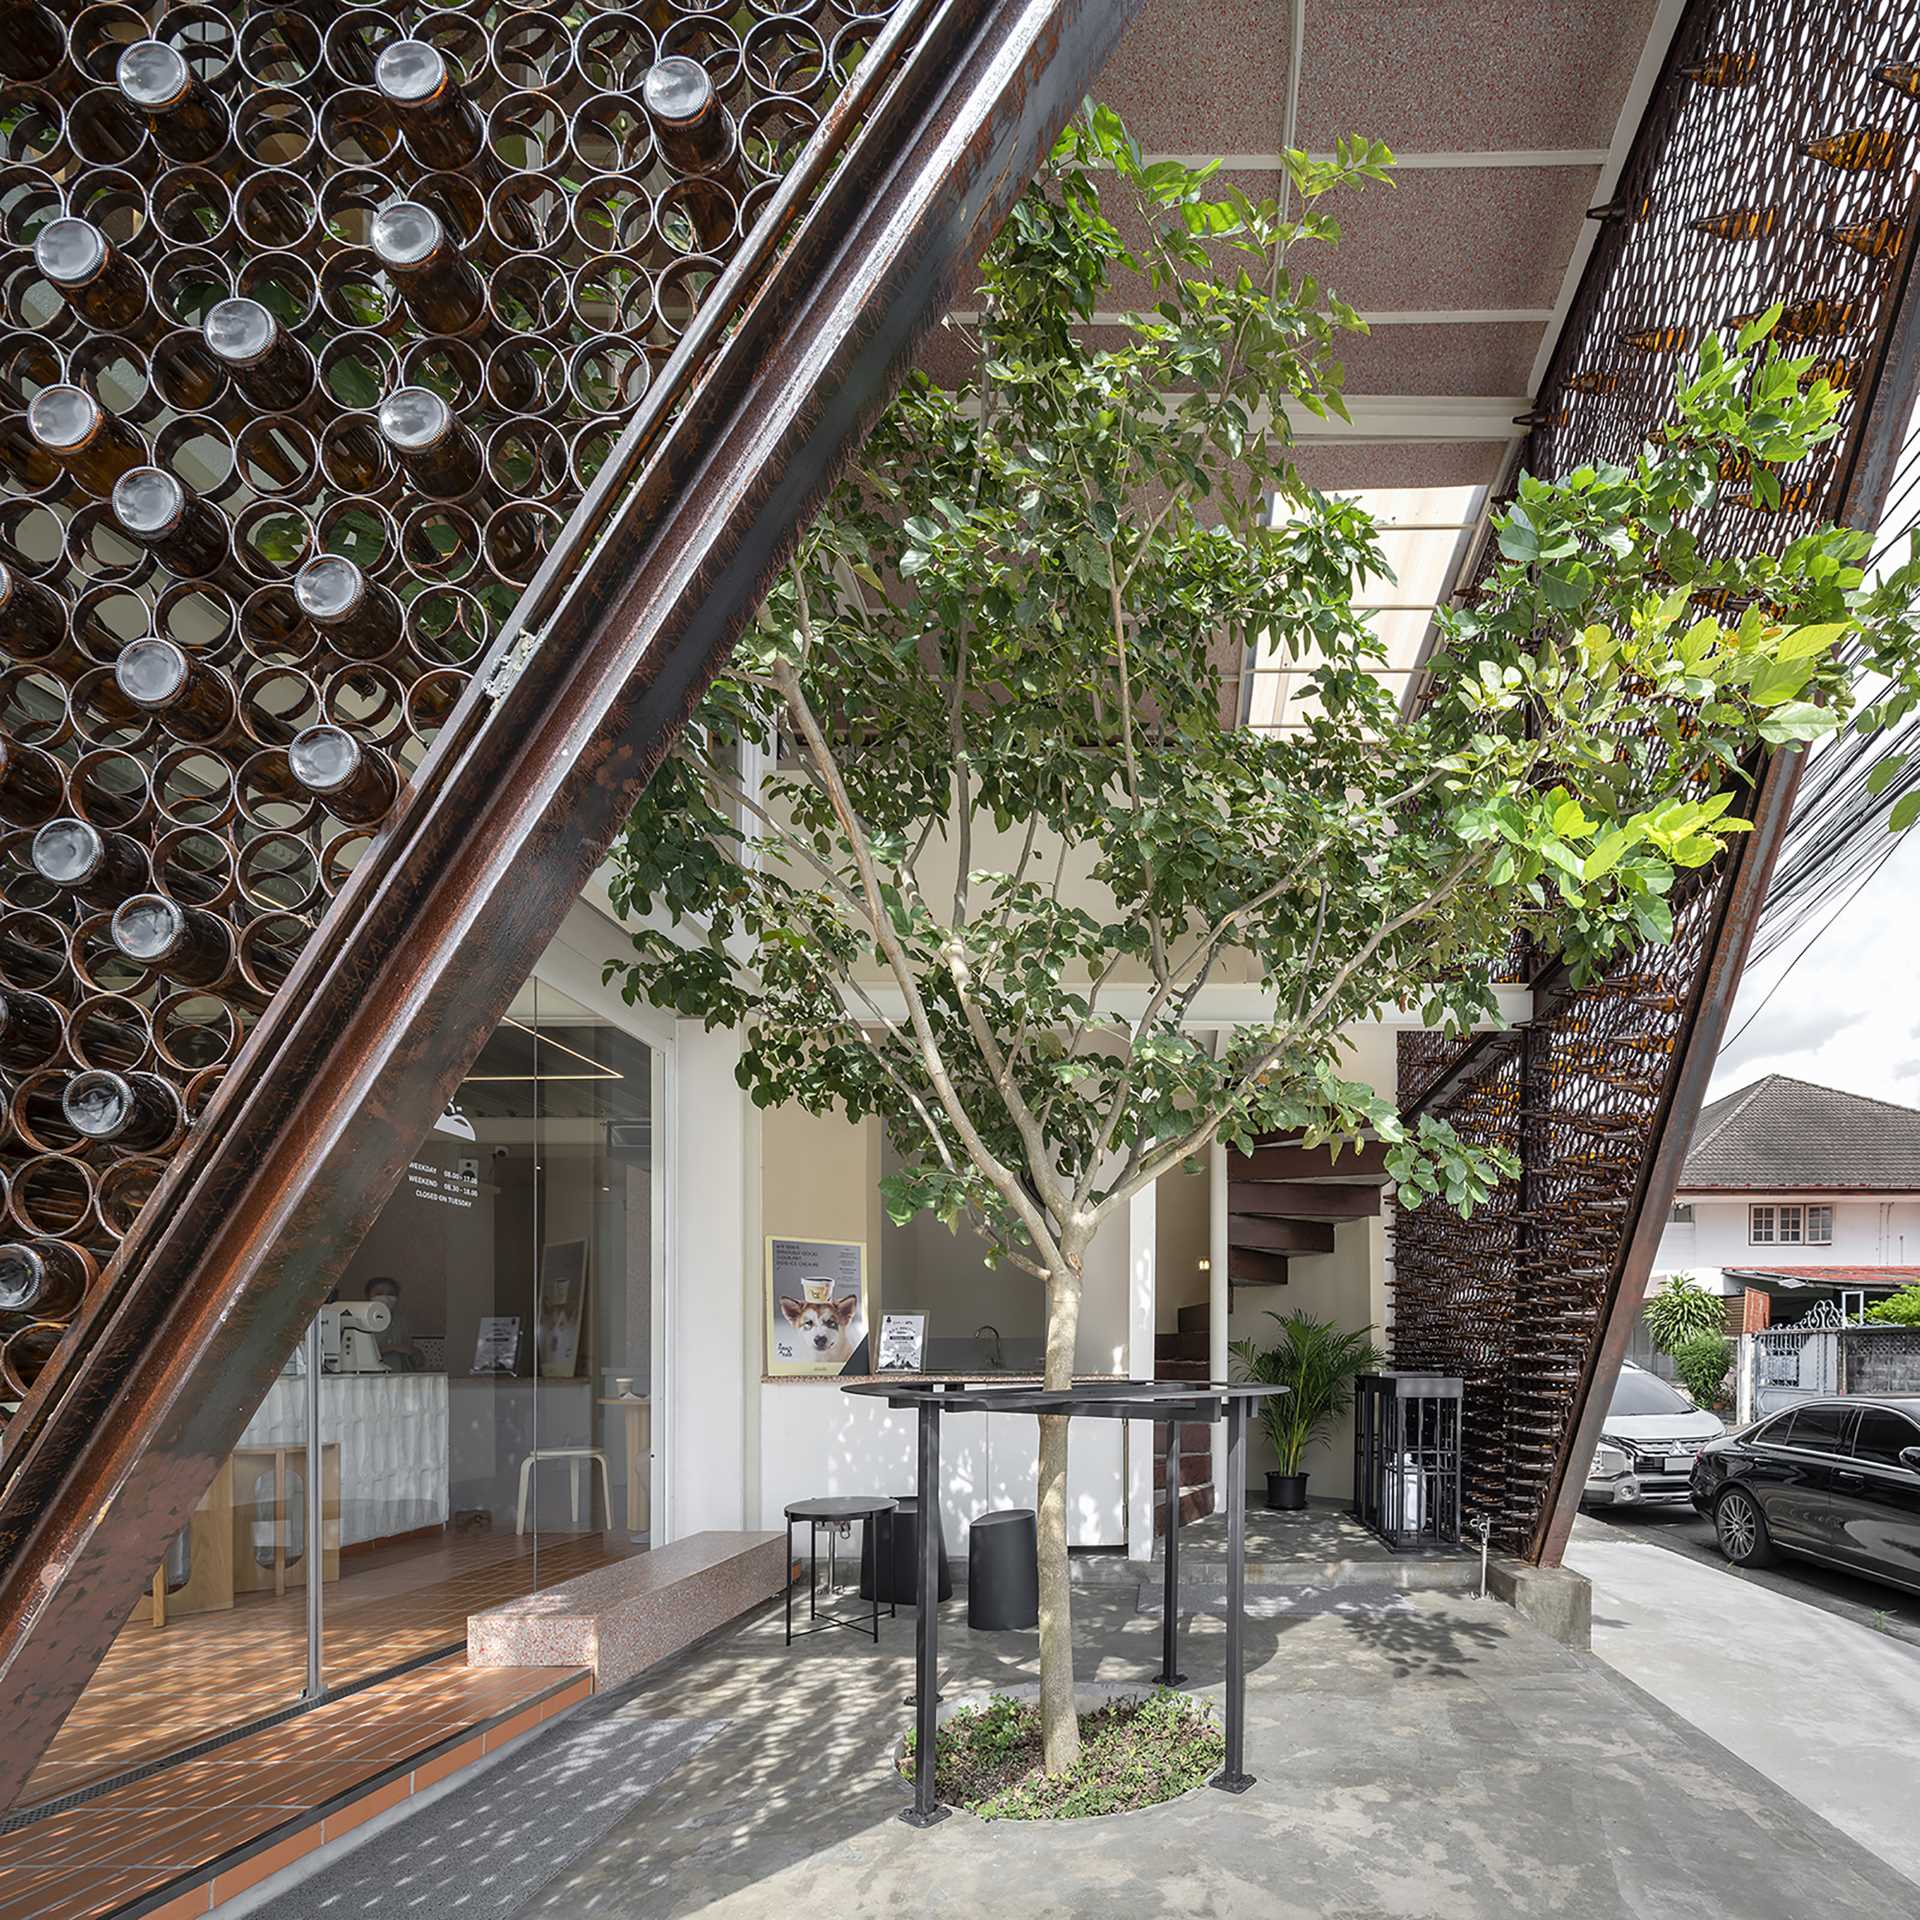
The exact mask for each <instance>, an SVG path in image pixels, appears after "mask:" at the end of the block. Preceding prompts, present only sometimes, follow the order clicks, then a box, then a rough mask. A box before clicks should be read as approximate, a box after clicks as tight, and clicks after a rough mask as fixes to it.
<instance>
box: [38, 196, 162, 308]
mask: <svg viewBox="0 0 1920 1920" xmlns="http://www.w3.org/2000/svg"><path fill="white" fill-rule="evenodd" d="M33 263H34V265H35V266H37V267H38V268H39V269H40V273H41V277H42V278H43V279H44V280H45V281H46V282H47V284H48V285H49V286H51V287H53V288H55V289H56V290H57V291H58V292H59V294H60V297H61V298H62V299H63V300H64V301H66V303H67V305H68V306H70V307H71V308H72V309H73V310H74V312H75V313H77V314H79V316H80V317H81V319H83V320H84V321H86V323H87V324H88V326H90V327H94V328H97V329H98V330H99V331H100V332H101V333H132V332H134V331H135V330H136V329H138V328H139V327H140V324H141V322H142V321H143V320H145V319H146V318H147V315H148V304H147V283H146V281H145V280H144V279H142V277H141V275H140V270H139V268H137V267H136V266H134V265H133V263H132V262H131V261H130V260H127V259H126V258H125V257H124V256H123V255H122V254H121V253H120V251H119V249H118V248H117V247H115V246H114V244H113V242H112V241H111V240H109V239H108V238H107V236H106V235H105V234H104V233H102V232H101V231H100V229H99V228H98V227H96V226H95V225H94V224H93V222H92V221H91V220H82V219H80V218H79V217H78V216H77V215H74V214H66V215H63V216H62V217H61V218H60V219H58V220H49V221H48V222H47V224H46V225H45V226H44V227H42V228H41V229H40V231H39V233H38V234H37V235H36V236H35V238H34V242H33Z"/></svg>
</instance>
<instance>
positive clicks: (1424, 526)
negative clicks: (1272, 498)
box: [1246, 486, 1487, 733]
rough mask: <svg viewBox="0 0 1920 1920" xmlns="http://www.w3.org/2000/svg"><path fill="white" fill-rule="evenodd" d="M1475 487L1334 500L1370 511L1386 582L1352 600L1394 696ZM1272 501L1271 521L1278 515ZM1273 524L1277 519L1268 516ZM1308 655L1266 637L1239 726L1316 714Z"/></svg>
mask: <svg viewBox="0 0 1920 1920" xmlns="http://www.w3.org/2000/svg"><path fill="white" fill-rule="evenodd" d="M1486 491H1487V490H1486V488H1485V487H1483V486H1461V487H1359V488H1354V489H1350V490H1347V489H1343V490H1341V491H1339V492H1338V493H1337V494H1336V495H1335V497H1336V498H1339V499H1343V500H1352V501H1355V502H1357V503H1358V504H1359V505H1360V506H1362V507H1364V508H1365V509H1366V510H1367V511H1368V512H1369V513H1370V514H1372V516H1373V518H1374V520H1375V522H1376V523H1377V525H1378V526H1379V529H1380V549H1381V552H1382V553H1383V554H1384V555H1385V557H1386V561H1387V565H1388V567H1389V568H1390V569H1391V570H1392V574H1393V578H1392V579H1390V580H1377V579H1376V580H1369V581H1367V582H1366V583H1365V585H1364V586H1363V587H1362V588H1360V590H1359V591H1357V592H1356V593H1355V595H1354V602H1353V603H1354V606H1355V607H1356V608H1357V609H1362V610H1364V611H1365V612H1366V615H1367V624H1368V625H1369V626H1370V627H1371V628H1372V629H1373V631H1374V632H1375V633H1376V634H1377V635H1378V636H1379V638H1380V642H1381V645H1382V646H1383V647H1384V648H1385V650H1386V658H1385V660H1384V661H1382V662H1381V663H1380V664H1379V666H1378V667H1377V668H1376V669H1375V671H1376V673H1377V675H1378V676H1379V678H1380V679H1381V680H1383V681H1384V682H1386V684H1387V686H1388V688H1389V690H1390V691H1391V692H1392V693H1393V694H1394V696H1395V697H1396V698H1398V696H1399V695H1400V693H1401V692H1402V690H1403V689H1404V688H1405V686H1406V684H1407V680H1408V676H1409V675H1411V674H1412V673H1413V672H1414V670H1415V669H1416V668H1417V667H1418V666H1419V664H1420V660H1421V655H1422V653H1423V651H1424V649H1425V646H1426V638H1427V629H1428V628H1429V626H1430V625H1431V624H1432V621H1433V610H1434V608H1435V607H1436V606H1437V605H1438V604H1439V602H1440V601H1441V600H1442V599H1443V598H1444V597H1445V595H1446V593H1447V591H1448V589H1449V588H1450V587H1451V586H1452V584H1453V578H1454V572H1455V569H1456V568H1457V567H1458V566H1459V563H1460V558H1461V556H1462V554H1463V553H1464V552H1465V551H1466V546H1467V542H1468V539H1469V537H1470V536H1471V533H1472V530H1473V527H1474V525H1475V523H1476V521H1477V519H1478V517H1479V513H1480V508H1481V504H1482V502H1483V501H1484V500H1485V498H1486ZM1282 510H1283V509H1282V507H1281V503H1279V502H1278V501H1276V503H1275V512H1276V516H1277V515H1278V514H1279V513H1280V512H1281V511H1282ZM1276 524H1281V522H1280V521H1279V520H1278V518H1276ZM1313 666H1314V660H1313V658H1312V657H1311V656H1309V657H1307V658H1305V659H1303V660H1300V661H1294V660H1291V659H1289V658H1288V656H1287V655H1286V653H1285V652H1284V651H1283V650H1282V649H1281V648H1280V647H1279V646H1278V645H1277V644H1276V643H1275V642H1274V641H1273V640H1272V639H1271V638H1270V637H1268V636H1265V635H1263V636H1262V637H1261V639H1260V641H1259V643H1258V645H1257V646H1256V647H1255V649H1254V656H1253V665H1252V671H1251V674H1250V679H1251V681H1252V698H1251V701H1250V702H1249V703H1248V706H1247V708H1246V713H1247V724H1248V725H1249V726H1250V727H1252V728H1254V729H1255V731H1256V732H1260V733H1291V732H1295V731H1297V730H1298V728H1299V726H1300V723H1301V722H1302V720H1303V719H1305V718H1307V717H1309V716H1310V715H1311V714H1313V713H1314V712H1315V711H1316V707H1315V703H1314V699H1313V687H1312V685H1311V683H1310V681H1309V680H1308V678H1307V676H1308V675H1309V674H1310V673H1311V672H1312V670H1313Z"/></svg>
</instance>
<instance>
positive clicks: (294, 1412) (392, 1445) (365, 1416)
mask: <svg viewBox="0 0 1920 1920" xmlns="http://www.w3.org/2000/svg"><path fill="white" fill-rule="evenodd" d="M306 1439H307V1383H306V1380H305V1379H304V1378H303V1377H296V1376H294V1375H292V1374H282V1375H281V1376H280V1378H279V1379H278V1380H276V1381H275V1382H274V1383H273V1386H272V1387H271V1388H270V1389H269V1391H268V1393H267V1397H266V1399H265V1401H263V1402H262V1403H261V1407H260V1410H259V1412H258V1413H256V1414H255V1415H254V1416H253V1419H252V1420H251V1422H249V1424H248V1426H247V1430H246V1432H245V1433H243V1434H242V1435H241V1436H240V1445H241V1447H243V1448H244V1447H300V1446H304V1445H305V1444H306ZM320 1443H321V1445H322V1446H329V1447H331V1446H337V1447H338V1448H339V1449H340V1544H341V1545H342V1546H347V1547H350V1546H355V1545H357V1544H359V1543H360V1542H362V1541H366V1540H382V1539H385V1538H387V1537H388V1536H389V1535H391V1534H396V1533H411V1532H412V1531H413V1529H414V1528H416V1527H435V1526H443V1525H445V1523H446V1519H447V1481H448V1461H447V1376H446V1375H445V1374H444V1373H325V1374H322V1375H321V1376H320Z"/></svg>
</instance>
